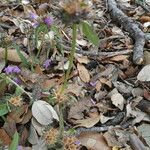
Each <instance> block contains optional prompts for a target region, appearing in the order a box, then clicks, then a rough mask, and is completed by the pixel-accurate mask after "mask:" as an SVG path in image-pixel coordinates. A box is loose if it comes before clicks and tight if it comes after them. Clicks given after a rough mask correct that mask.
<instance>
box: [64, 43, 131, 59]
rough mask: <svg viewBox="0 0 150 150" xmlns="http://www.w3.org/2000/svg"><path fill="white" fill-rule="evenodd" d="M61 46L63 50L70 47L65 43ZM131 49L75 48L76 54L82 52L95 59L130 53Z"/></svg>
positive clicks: (67, 49)
mask: <svg viewBox="0 0 150 150" xmlns="http://www.w3.org/2000/svg"><path fill="white" fill-rule="evenodd" d="M62 47H63V48H64V50H65V51H70V47H69V46H66V45H62ZM131 52H132V50H130V49H129V50H128V49H127V50H126V49H125V50H122V51H116V52H97V51H83V50H82V49H79V48H76V53H78V54H82V55H85V56H88V57H92V58H93V57H95V58H97V59H100V60H101V59H105V58H109V57H113V56H117V55H124V54H129V53H131Z"/></svg>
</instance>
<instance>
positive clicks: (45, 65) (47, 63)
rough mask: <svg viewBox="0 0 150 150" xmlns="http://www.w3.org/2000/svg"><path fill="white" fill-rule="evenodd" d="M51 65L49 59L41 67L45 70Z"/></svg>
mask: <svg viewBox="0 0 150 150" xmlns="http://www.w3.org/2000/svg"><path fill="white" fill-rule="evenodd" d="M51 64H52V60H51V59H47V60H46V61H45V62H44V63H43V67H44V68H45V69H47V68H48V67H49V66H50V65H51Z"/></svg>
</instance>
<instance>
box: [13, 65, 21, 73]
mask: <svg viewBox="0 0 150 150" xmlns="http://www.w3.org/2000/svg"><path fill="white" fill-rule="evenodd" d="M13 72H14V73H19V72H21V70H20V69H19V68H18V67H17V66H14V68H13Z"/></svg>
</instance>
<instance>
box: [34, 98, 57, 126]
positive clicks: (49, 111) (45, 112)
mask: <svg viewBox="0 0 150 150" xmlns="http://www.w3.org/2000/svg"><path fill="white" fill-rule="evenodd" d="M32 114H33V116H34V117H35V119H36V120H37V121H38V122H39V123H40V124H42V125H48V124H50V123H52V122H53V119H56V120H59V118H58V115H57V113H56V111H55V110H54V108H53V107H52V106H51V105H50V104H49V103H47V102H45V101H42V100H38V101H35V102H34V103H33V105H32Z"/></svg>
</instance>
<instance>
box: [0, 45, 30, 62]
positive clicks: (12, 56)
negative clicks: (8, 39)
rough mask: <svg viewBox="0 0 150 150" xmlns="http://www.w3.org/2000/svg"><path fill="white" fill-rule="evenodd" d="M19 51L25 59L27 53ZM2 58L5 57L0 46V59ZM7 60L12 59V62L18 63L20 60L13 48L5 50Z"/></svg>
mask: <svg viewBox="0 0 150 150" xmlns="http://www.w3.org/2000/svg"><path fill="white" fill-rule="evenodd" d="M20 52H21V54H22V55H23V56H24V57H25V58H26V59H28V55H27V54H26V53H25V52H23V51H20ZM4 58H5V49H3V48H0V60H1V59H4ZM7 60H9V61H12V62H18V63H20V62H21V59H20V57H19V55H18V53H17V51H16V50H15V49H8V50H7Z"/></svg>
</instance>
